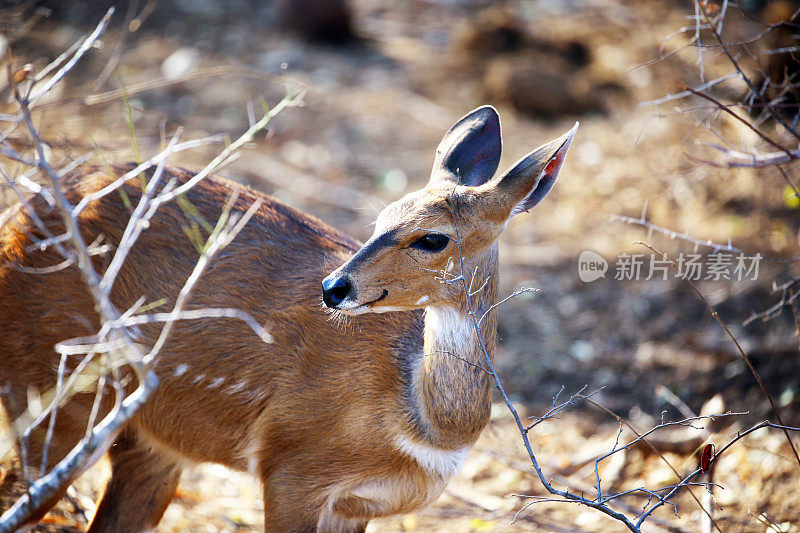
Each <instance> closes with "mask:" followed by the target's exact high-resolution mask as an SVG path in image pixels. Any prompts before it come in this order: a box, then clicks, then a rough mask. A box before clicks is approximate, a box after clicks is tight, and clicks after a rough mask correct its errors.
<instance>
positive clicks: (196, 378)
mask: <svg viewBox="0 0 800 533" xmlns="http://www.w3.org/2000/svg"><path fill="white" fill-rule="evenodd" d="M204 377H206V375H205V374H200V375H199V376H195V377H194V379H192V383H200V381H201V380H202V379H203V378H204Z"/></svg>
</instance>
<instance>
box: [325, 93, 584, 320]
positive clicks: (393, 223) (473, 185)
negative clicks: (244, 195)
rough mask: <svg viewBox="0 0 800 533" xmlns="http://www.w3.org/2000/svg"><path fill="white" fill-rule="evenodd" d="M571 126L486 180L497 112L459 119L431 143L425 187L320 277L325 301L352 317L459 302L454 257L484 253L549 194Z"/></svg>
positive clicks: (494, 149) (494, 158) (496, 149)
mask: <svg viewBox="0 0 800 533" xmlns="http://www.w3.org/2000/svg"><path fill="white" fill-rule="evenodd" d="M577 129H578V124H577V123H576V124H575V126H574V127H573V128H572V129H571V130H570V131H569V132H567V133H566V134H564V135H562V136H561V137H559V138H558V139H555V140H553V141H551V142H549V143H547V144H544V145H542V146H540V147H539V148H537V149H536V150H534V151H533V152H531V153H529V154H528V155H526V156H525V157H523V158H522V159H520V160H519V161H518V162H517V163H515V164H514V165H513V166H512V167H511V168H510V169H509V170H507V171H506V172H505V173H503V174H501V175H500V176H498V177H494V174H495V171H496V170H497V166H498V164H499V162H500V153H501V144H502V141H501V136H500V119H499V117H498V115H497V111H495V109H494V108H493V107H491V106H484V107H480V108H478V109H475V110H474V111H472V112H471V113H469V114H467V115H466V116H465V117H464V118H462V119H461V120H459V121H458V122H457V123H456V124H455V125H454V126H453V127H452V128H450V130H449V131H448V132H447V133H446V134H445V136H444V138H443V139H442V141H441V143H440V144H439V147H438V148H437V150H436V158H435V160H434V163H433V170H432V171H431V177H430V180H429V181H428V184H427V185H426V186H425V188H424V189H422V190H419V191H416V192H412V193H410V194H408V195H406V196H405V197H403V198H402V199H400V200H398V201H396V202H394V203H392V204H390V205H389V206H388V207H386V209H384V210H383V212H381V213H380V214H379V215H378V219H377V221H376V223H375V232H374V233H373V235H372V237H371V238H370V239H369V240H368V241H367V242H366V243H365V244H364V246H362V247H361V249H360V250H359V251H358V252H356V254H355V255H353V256H352V257H351V258H350V259H349V260H348V261H347V262H346V263H345V264H343V265H342V266H340V267H339V268H338V269H336V270H335V271H334V272H332V273H331V274H330V275H328V276H327V277H326V278H325V279H324V280H323V281H322V299H323V301H324V303H325V305H327V306H328V307H330V308H333V309H337V310H339V311H341V312H343V313H345V314H354V315H355V314H362V313H368V312H373V313H381V312H387V311H407V310H412V309H419V308H424V307H427V306H430V305H437V306H438V305H451V306H457V304H458V302H459V301H463V286H462V285H461V284H457V283H446V282H445V281H447V277H448V275H450V277H451V278H452V277H455V276H456V275H458V274H459V273H460V267H459V265H460V257H463V258H464V259H465V261H466V263H468V264H471V263H473V262H474V261H475V260H477V259H479V258H480V256H481V255H482V254H486V253H487V252H488V251H489V249H490V248H491V247H492V245H493V244H494V243H495V241H496V240H497V238H498V237H499V236H500V233H502V231H503V230H504V229H505V227H506V225H507V224H508V221H509V219H511V217H513V216H514V215H517V214H519V213H521V212H523V211H527V210H529V209H530V208H532V207H534V206H535V205H536V204H538V203H539V202H540V201H541V200H542V199H543V198H544V197H545V196H546V195H547V193H548V192H550V189H552V188H553V184H554V183H555V180H556V177H557V176H558V173H559V171H560V169H561V166H562V164H563V162H564V157H565V156H566V154H567V150H568V149H569V146H570V143H571V142H572V138H573V136H574V135H575V132H576V131H577ZM459 253H460V255H459ZM437 273H439V275H437Z"/></svg>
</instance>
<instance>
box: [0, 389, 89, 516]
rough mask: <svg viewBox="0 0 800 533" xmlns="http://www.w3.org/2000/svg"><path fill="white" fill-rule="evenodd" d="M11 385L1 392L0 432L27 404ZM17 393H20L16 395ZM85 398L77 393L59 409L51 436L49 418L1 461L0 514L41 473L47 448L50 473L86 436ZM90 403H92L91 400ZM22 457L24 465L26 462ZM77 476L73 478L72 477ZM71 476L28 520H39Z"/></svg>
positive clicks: (53, 503)
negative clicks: (84, 424) (73, 398)
mask: <svg viewBox="0 0 800 533" xmlns="http://www.w3.org/2000/svg"><path fill="white" fill-rule="evenodd" d="M20 390H22V389H21V387H20V388H16V389H12V388H11V387H10V386H8V387H7V390H6V391H4V394H3V395H2V400H3V402H2V403H3V406H2V408H1V409H0V431H5V432H6V433H7V434H9V433H10V432H11V431H12V429H11V428H12V427H13V421H14V420H16V419H18V417H20V416H21V415H22V413H23V412H24V408H23V409H20V406H26V399H25V396H24V395H23V394H22V393H20V392H19V391H20ZM13 393H17V394H13ZM83 399H84V398H80V397H78V396H76V398H75V401H72V402H69V403H67V404H66V405H63V406H61V407H60V408H59V410H58V414H57V416H56V422H55V424H54V425H53V428H52V429H53V431H52V434H51V435H50V436H49V437H48V428H49V425H50V419H49V418H45V420H44V421H43V422H42V424H40V425H39V426H37V427H35V428H33V429H32V430H31V431H30V433H29V434H28V436H27V438H25V439H22V438H19V437H18V438H17V441H16V442H15V446H14V449H12V450H10V451H9V452H8V453H7V454H6V455H5V456H4V457H3V458H2V460H0V514H2V513H3V512H5V511H6V510H7V509H9V508H10V507H11V506H12V505H14V503H15V502H16V501H17V500H18V499H19V497H20V496H22V495H23V494H24V493H25V492H27V491H28V488H29V486H30V481H31V480H35V479H37V478H39V477H40V476H41V475H42V473H43V472H42V470H41V467H42V461H43V459H44V450H45V447H46V449H47V465H46V469H45V471H44V472H50V471H51V470H52V468H53V467H54V466H55V465H56V464H57V463H58V462H59V461H61V460H62V459H63V458H64V457H66V455H67V454H68V453H69V452H70V451H71V450H72V448H73V447H74V446H75V445H76V444H77V443H78V442H79V441H80V439H81V437H83V435H84V430H83V429H81V428H83V420H84V419H85V417H84V416H83V413H84V412H86V411H87V409H86V407H85V406H84V405H83V404H82V403H81V401H82V400H83ZM89 405H91V403H89ZM23 459H24V460H25V464H24V465H23ZM72 479H74V478H72ZM72 479H69V480H67V481H66V482H65V483H63V484H62V485H61V487H60V488H59V490H57V491H56V492H55V493H54V494H53V495H52V496H51V497H50V498H48V499H47V500H46V501H44V502H42V503H41V504H39V505H38V506H36V508H35V509H34V510H32V512H31V513H30V514H29V519H28V523H29V524H33V523H36V522H38V521H39V520H40V519H41V518H42V517H43V516H44V515H45V514H47V512H48V511H49V510H50V508H51V507H53V506H54V505H55V504H56V503H58V500H60V499H61V498H62V497H63V496H64V494H65V493H66V491H67V488H69V486H70V484H71V483H72Z"/></svg>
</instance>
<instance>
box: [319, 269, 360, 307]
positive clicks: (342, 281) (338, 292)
mask: <svg viewBox="0 0 800 533" xmlns="http://www.w3.org/2000/svg"><path fill="white" fill-rule="evenodd" d="M352 288H353V287H352V285H350V280H349V279H348V278H347V276H340V277H335V278H332V277H331V276H328V277H327V278H325V279H323V280H322V301H323V302H325V305H327V306H328V307H330V308H331V309H336V308H337V307H339V305H340V304H341V303H342V302H343V301H344V300H345V299H346V298H347V297H348V296H349V295H350V291H351V290H352Z"/></svg>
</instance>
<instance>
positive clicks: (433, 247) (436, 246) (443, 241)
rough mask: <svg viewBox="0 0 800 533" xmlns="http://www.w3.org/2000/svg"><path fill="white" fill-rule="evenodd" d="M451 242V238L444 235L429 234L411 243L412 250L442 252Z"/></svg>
mask: <svg viewBox="0 0 800 533" xmlns="http://www.w3.org/2000/svg"><path fill="white" fill-rule="evenodd" d="M448 242H450V237H448V236H447V235H442V234H441V233H428V234H427V235H425V236H423V237H420V238H419V239H417V240H416V241H414V242H412V243H411V247H412V248H417V249H419V250H425V251H426V252H441V251H442V250H444V247H445V246H447V243H448Z"/></svg>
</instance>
